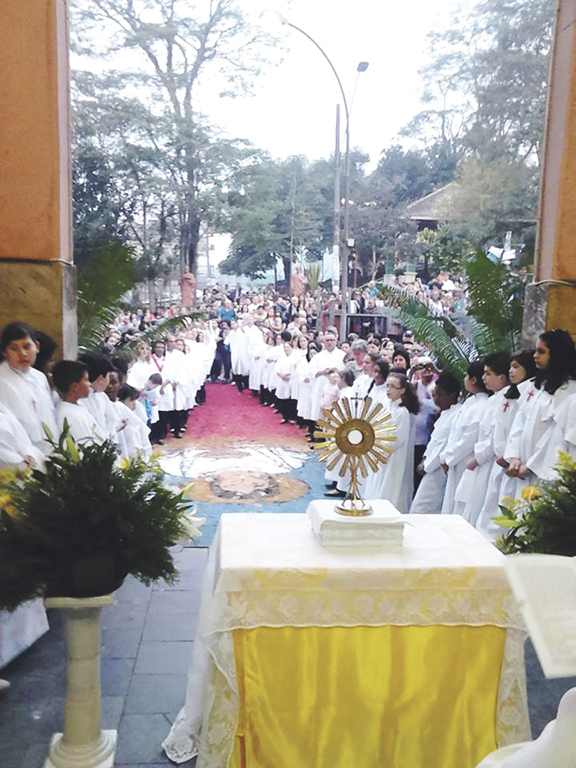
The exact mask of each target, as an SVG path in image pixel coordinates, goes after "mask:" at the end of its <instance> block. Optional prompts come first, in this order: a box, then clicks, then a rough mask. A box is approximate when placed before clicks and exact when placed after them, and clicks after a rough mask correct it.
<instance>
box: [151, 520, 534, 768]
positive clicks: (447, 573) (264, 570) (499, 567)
mask: <svg viewBox="0 0 576 768" xmlns="http://www.w3.org/2000/svg"><path fill="white" fill-rule="evenodd" d="M410 522H411V523H412V524H413V527H407V528H406V529H405V533H404V546H403V547H395V548H392V547H391V548H390V549H388V550H375V549H372V550H360V549H349V550H348V549H344V548H343V549H342V550H336V551H335V550H327V549H324V548H323V547H322V546H321V545H320V544H319V543H318V541H317V540H316V538H315V536H314V534H313V532H312V530H311V526H310V521H309V519H308V518H307V517H306V515H304V514H274V513H258V514H254V513H235V514H224V515H222V517H221V519H220V525H219V528H218V533H217V535H216V539H215V541H214V544H213V545H212V549H211V552H210V558H209V562H208V566H207V570H206V574H205V579H204V584H203V595H202V606H201V611H200V618H199V627H198V632H197V636H196V640H195V642H194V648H193V656H192V663H191V667H190V672H189V677H188V689H187V694H186V703H185V706H184V708H183V709H182V711H181V712H180V714H179V716H178V718H177V719H176V721H175V723H174V725H173V727H172V729H171V731H170V734H169V735H168V737H167V739H166V740H165V741H164V743H163V747H164V749H165V751H166V754H167V755H168V757H169V758H170V759H172V760H173V761H174V762H177V763H182V762H185V761H186V760H189V759H190V758H191V757H193V756H194V755H195V754H198V755H199V757H198V762H197V768H226V766H228V763H229V759H230V755H231V752H232V748H233V740H234V734H235V730H236V722H237V706H238V690H237V684H236V668H235V659H234V644H233V635H232V632H233V630H235V629H250V628H255V627H263V626H266V627H286V626H291V627H318V626H321V627H335V626H338V627H355V626H385V625H395V626H410V625H415V626H433V625H448V626H450V625H453V626H457V625H468V626H485V625H493V626H497V627H502V628H505V629H507V640H506V646H505V651H504V659H503V669H502V674H501V680H500V690H499V696H498V712H497V721H498V722H497V733H498V741H499V744H500V745H502V746H503V745H506V744H512V743H514V742H518V741H522V740H526V738H529V734H530V731H529V725H528V712H527V706H526V698H525V671H524V652H523V642H524V637H525V632H524V626H523V622H522V619H521V617H520V615H519V613H518V611H517V609H516V605H515V601H514V598H513V596H512V593H511V591H510V588H509V586H508V582H507V579H506V575H505V572H504V567H503V562H504V556H503V555H502V554H501V553H500V552H498V550H496V548H495V547H494V546H493V545H492V544H490V543H489V542H487V541H486V540H485V539H484V538H483V537H482V536H481V535H480V534H479V533H478V532H477V531H476V530H475V529H474V528H472V526H470V525H469V524H468V523H467V522H466V521H465V520H464V519H463V518H461V517H460V516H459V515H412V516H411V520H410Z"/></svg>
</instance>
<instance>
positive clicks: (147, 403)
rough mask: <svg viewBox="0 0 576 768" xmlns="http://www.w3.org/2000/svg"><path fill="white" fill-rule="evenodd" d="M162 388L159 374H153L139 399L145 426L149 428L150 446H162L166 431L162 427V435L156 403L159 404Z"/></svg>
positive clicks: (161, 425)
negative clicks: (144, 416) (142, 408)
mask: <svg viewBox="0 0 576 768" xmlns="http://www.w3.org/2000/svg"><path fill="white" fill-rule="evenodd" d="M161 387H162V376H160V374H159V373H153V374H152V375H151V376H150V378H149V379H148V381H147V382H146V386H145V388H144V391H143V392H141V393H140V397H141V399H142V400H143V402H144V407H145V408H146V416H147V420H146V424H147V425H148V426H149V427H150V442H151V443H152V445H164V440H165V439H166V431H165V429H166V428H165V425H164V434H162V427H163V424H162V422H161V421H160V415H159V411H158V403H159V402H160V388H161Z"/></svg>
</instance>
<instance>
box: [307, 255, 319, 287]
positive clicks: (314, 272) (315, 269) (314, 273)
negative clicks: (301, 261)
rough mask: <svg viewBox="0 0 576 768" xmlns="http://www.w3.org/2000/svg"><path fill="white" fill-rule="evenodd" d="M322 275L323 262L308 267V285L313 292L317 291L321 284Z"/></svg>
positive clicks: (314, 262)
mask: <svg viewBox="0 0 576 768" xmlns="http://www.w3.org/2000/svg"><path fill="white" fill-rule="evenodd" d="M321 274H322V262H321V261H313V262H311V263H310V264H307V266H306V277H307V278H308V284H309V287H310V290H311V291H315V290H316V288H318V283H319V282H320V275H321Z"/></svg>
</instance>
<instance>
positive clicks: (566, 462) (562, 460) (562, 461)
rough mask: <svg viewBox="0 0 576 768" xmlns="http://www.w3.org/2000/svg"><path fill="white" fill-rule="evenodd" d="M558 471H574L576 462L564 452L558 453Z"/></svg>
mask: <svg viewBox="0 0 576 768" xmlns="http://www.w3.org/2000/svg"><path fill="white" fill-rule="evenodd" d="M557 466H559V467H560V469H567V470H574V469H576V461H575V460H574V459H573V458H572V456H571V455H570V454H569V453H567V452H566V451H558V464H557Z"/></svg>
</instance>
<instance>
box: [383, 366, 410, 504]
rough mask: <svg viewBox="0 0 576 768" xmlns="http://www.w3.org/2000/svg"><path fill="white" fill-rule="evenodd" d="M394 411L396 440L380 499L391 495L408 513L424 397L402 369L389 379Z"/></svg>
mask: <svg viewBox="0 0 576 768" xmlns="http://www.w3.org/2000/svg"><path fill="white" fill-rule="evenodd" d="M386 389H387V393H388V398H389V400H390V415H391V417H392V421H393V423H394V424H395V425H396V441H395V442H393V443H390V445H391V447H392V448H393V452H392V455H391V456H390V458H389V459H388V463H387V464H384V466H383V468H382V471H381V472H378V473H377V474H378V475H379V479H380V483H379V486H378V489H377V495H376V496H375V498H377V499H388V501H390V502H391V503H392V504H393V505H394V506H395V507H396V509H397V510H398V511H399V512H402V513H403V514H407V512H408V510H409V509H410V504H411V503H412V495H413V492H414V431H415V419H414V416H415V415H416V414H417V413H418V411H419V409H420V401H419V400H418V396H417V395H416V393H415V392H414V389H413V388H412V385H411V384H410V382H409V381H408V379H407V378H406V376H404V374H402V373H391V374H390V375H389V376H388V378H387V379H386Z"/></svg>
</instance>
